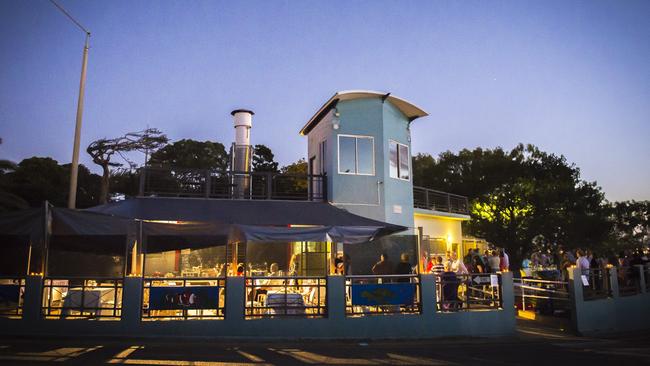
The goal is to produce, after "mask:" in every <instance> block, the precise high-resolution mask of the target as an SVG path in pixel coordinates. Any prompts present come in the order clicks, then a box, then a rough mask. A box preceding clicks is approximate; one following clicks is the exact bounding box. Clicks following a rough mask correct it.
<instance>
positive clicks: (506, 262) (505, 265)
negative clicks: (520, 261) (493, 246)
mask: <svg viewBox="0 0 650 366" xmlns="http://www.w3.org/2000/svg"><path fill="white" fill-rule="evenodd" d="M509 269H510V258H509V257H508V253H506V250H505V249H503V248H502V249H501V250H500V251H499V270H500V271H501V272H508V270H509Z"/></svg>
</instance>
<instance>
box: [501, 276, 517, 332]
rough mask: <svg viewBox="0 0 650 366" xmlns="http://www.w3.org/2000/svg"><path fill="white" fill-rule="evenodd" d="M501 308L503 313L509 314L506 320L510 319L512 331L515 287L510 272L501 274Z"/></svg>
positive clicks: (514, 315) (515, 314)
mask: <svg viewBox="0 0 650 366" xmlns="http://www.w3.org/2000/svg"><path fill="white" fill-rule="evenodd" d="M501 307H502V308H503V311H505V312H506V313H508V314H510V315H511V316H508V319H512V329H513V330H514V327H515V318H516V316H517V312H516V311H515V286H514V283H513V280H512V272H510V271H508V272H503V273H502V274H501Z"/></svg>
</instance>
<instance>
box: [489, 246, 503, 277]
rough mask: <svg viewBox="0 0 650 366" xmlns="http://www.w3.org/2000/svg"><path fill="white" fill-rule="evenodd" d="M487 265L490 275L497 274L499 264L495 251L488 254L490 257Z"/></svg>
mask: <svg viewBox="0 0 650 366" xmlns="http://www.w3.org/2000/svg"><path fill="white" fill-rule="evenodd" d="M488 264H489V266H490V271H491V272H492V273H497V272H499V264H500V258H499V256H498V255H497V251H496V250H493V251H492V252H491V253H490V256H489V257H488Z"/></svg>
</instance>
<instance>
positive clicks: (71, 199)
mask: <svg viewBox="0 0 650 366" xmlns="http://www.w3.org/2000/svg"><path fill="white" fill-rule="evenodd" d="M50 2H51V3H52V4H54V6H56V8H57V9H59V10H60V11H61V12H62V13H63V14H64V15H65V16H66V17H68V19H70V20H71V21H72V22H73V23H74V24H75V25H76V26H77V27H79V29H81V30H82V31H83V32H84V33H86V42H85V43H84V50H83V58H82V61H81V80H80V81H79V99H78V100H77V121H76V125H75V129H74V144H73V147H72V164H71V166H70V192H69V194H68V208H75V207H76V205H77V176H78V172H79V141H80V140H81V120H82V116H83V109H84V90H85V89H86V68H87V66H88V42H89V40H90V32H89V31H88V30H87V29H86V28H84V26H83V25H81V23H79V22H78V21H77V20H76V19H75V18H73V17H72V15H70V14H69V13H68V12H67V11H66V10H65V9H64V8H63V7H62V6H61V5H59V4H57V3H56V2H55V1H54V0H50Z"/></svg>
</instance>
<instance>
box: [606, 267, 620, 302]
mask: <svg viewBox="0 0 650 366" xmlns="http://www.w3.org/2000/svg"><path fill="white" fill-rule="evenodd" d="M606 275H609V285H610V286H611V287H610V288H611V289H612V298H614V299H618V298H619V297H620V296H621V293H620V292H619V289H618V268H617V267H612V268H610V269H609V273H606Z"/></svg>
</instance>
